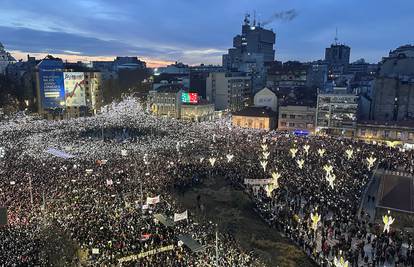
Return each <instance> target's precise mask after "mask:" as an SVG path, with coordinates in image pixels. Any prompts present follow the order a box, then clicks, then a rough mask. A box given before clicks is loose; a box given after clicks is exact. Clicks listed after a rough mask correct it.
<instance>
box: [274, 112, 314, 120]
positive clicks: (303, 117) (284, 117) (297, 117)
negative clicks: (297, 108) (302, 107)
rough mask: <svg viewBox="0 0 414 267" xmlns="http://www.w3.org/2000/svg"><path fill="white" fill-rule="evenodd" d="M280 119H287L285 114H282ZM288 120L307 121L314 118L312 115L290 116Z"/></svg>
mask: <svg viewBox="0 0 414 267" xmlns="http://www.w3.org/2000/svg"><path fill="white" fill-rule="evenodd" d="M282 118H283V119H286V118H287V114H285V113H282ZM289 118H290V119H300V120H304V119H308V120H313V119H314V116H313V115H295V114H290V115H289Z"/></svg>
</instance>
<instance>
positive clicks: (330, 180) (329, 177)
mask: <svg viewBox="0 0 414 267" xmlns="http://www.w3.org/2000/svg"><path fill="white" fill-rule="evenodd" d="M335 179H336V176H335V174H333V173H327V174H326V181H328V183H329V185H330V187H331V188H332V189H333V188H334V181H335Z"/></svg>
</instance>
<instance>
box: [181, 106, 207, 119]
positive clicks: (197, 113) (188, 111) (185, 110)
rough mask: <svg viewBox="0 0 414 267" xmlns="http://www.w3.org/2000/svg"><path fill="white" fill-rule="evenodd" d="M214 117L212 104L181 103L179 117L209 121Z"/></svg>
mask: <svg viewBox="0 0 414 267" xmlns="http://www.w3.org/2000/svg"><path fill="white" fill-rule="evenodd" d="M213 118H214V104H209V103H198V104H195V105H193V104H182V105H181V119H182V120H187V121H197V122H200V121H210V120H212V119H213Z"/></svg>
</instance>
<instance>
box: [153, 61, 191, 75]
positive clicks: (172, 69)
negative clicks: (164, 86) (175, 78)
mask: <svg viewBox="0 0 414 267" xmlns="http://www.w3.org/2000/svg"><path fill="white" fill-rule="evenodd" d="M162 73H167V74H185V75H189V74H190V68H189V67H188V65H185V64H183V63H181V62H175V63H174V64H171V65H168V66H166V67H159V68H155V69H154V75H160V74H162Z"/></svg>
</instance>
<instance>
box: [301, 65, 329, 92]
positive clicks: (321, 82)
mask: <svg viewBox="0 0 414 267" xmlns="http://www.w3.org/2000/svg"><path fill="white" fill-rule="evenodd" d="M327 81H328V65H326V64H323V63H322V62H313V63H310V64H309V69H308V73H307V77H306V86H308V87H315V88H319V89H320V90H322V91H325V86H326V83H327Z"/></svg>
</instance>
